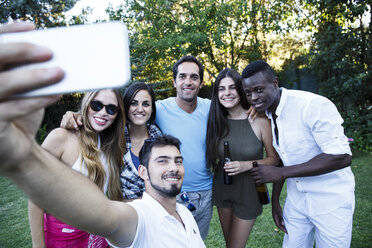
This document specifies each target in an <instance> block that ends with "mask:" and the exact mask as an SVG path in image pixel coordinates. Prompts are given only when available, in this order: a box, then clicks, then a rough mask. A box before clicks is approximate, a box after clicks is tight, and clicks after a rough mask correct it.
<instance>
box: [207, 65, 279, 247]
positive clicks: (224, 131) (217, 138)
mask: <svg viewBox="0 0 372 248" xmlns="http://www.w3.org/2000/svg"><path fill="white" fill-rule="evenodd" d="M247 110H248V103H247V100H246V98H245V95H244V92H243V88H242V82H241V78H240V75H239V73H238V72H236V71H235V70H233V69H229V68H227V69H224V70H223V71H221V72H220V74H219V75H218V77H217V79H216V82H215V84H214V85H213V92H212V102H211V107H210V112H209V119H208V128H207V140H206V145H207V150H206V156H207V161H208V165H209V166H211V168H212V170H213V172H214V177H213V198H212V199H213V204H214V205H216V206H217V209H218V215H219V218H220V222H221V226H222V230H223V234H224V237H225V242H226V247H245V245H246V243H247V240H248V237H249V234H250V232H251V230H252V227H253V224H254V222H255V220H256V218H257V216H258V215H260V214H261V213H262V206H261V204H260V203H259V201H258V197H257V193H256V189H255V185H254V181H253V178H252V177H251V175H250V172H249V170H250V169H251V168H252V162H253V161H257V162H258V164H260V165H264V164H268V165H276V164H278V161H279V159H278V156H277V154H276V152H275V150H274V148H273V146H272V134H271V127H270V122H269V120H268V119H267V118H266V117H257V118H255V119H254V120H253V121H251V122H250V121H249V118H248V114H247ZM224 141H228V142H229V145H230V154H231V158H232V160H233V161H232V162H230V163H227V164H226V165H224V164H223V142H224ZM263 147H265V150H266V158H263ZM223 170H226V172H227V173H228V174H229V175H231V176H233V184H231V185H225V184H224V181H223Z"/></svg>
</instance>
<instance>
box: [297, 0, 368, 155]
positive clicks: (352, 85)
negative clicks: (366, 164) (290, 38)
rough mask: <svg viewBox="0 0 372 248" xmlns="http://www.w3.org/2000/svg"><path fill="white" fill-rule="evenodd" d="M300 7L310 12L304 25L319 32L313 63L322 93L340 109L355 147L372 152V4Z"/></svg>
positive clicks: (333, 1) (352, 0)
mask: <svg viewBox="0 0 372 248" xmlns="http://www.w3.org/2000/svg"><path fill="white" fill-rule="evenodd" d="M300 2H301V4H302V8H303V9H304V10H305V11H307V13H308V16H307V17H306V19H303V22H302V24H303V25H306V26H310V27H312V28H313V30H314V34H313V41H314V43H313V46H312V48H311V54H310V55H311V57H310V58H311V66H312V68H313V71H314V72H316V73H315V75H317V80H318V84H319V86H320V87H319V88H320V93H321V94H323V95H325V96H327V97H328V98H330V99H331V100H332V101H333V102H334V103H335V104H336V106H337V107H338V109H339V111H340V112H341V115H342V116H343V117H344V119H345V125H344V126H345V130H346V133H347V134H348V135H349V137H353V138H354V140H355V142H354V143H353V146H354V147H355V148H358V149H360V150H365V151H369V152H371V151H372V131H371V130H372V121H371V120H372V47H371V46H372V42H371V35H372V15H371V14H372V1H370V0H369V1H358V0H327V1H313V0H303V1H300ZM368 12H369V20H368V19H366V18H365V17H367V16H368V15H367V14H368ZM363 18H365V19H363Z"/></svg>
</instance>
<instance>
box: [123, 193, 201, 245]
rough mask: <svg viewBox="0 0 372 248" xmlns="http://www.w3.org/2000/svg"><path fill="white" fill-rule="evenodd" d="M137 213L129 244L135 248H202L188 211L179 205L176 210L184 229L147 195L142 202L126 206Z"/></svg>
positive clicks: (145, 194) (137, 201)
mask: <svg viewBox="0 0 372 248" xmlns="http://www.w3.org/2000/svg"><path fill="white" fill-rule="evenodd" d="M128 204H129V205H131V206H132V207H134V209H135V210H136V211H137V214H138V225H137V231H136V236H135V238H134V240H133V243H132V245H130V246H129V247H133V248H134V247H136V248H147V247H148V248H152V247H161V248H166V247H169V248H191V247H192V248H199V247H205V245H204V242H203V240H202V238H201V236H200V233H199V229H198V226H197V224H196V222H195V220H194V217H193V216H192V214H191V212H190V210H188V209H187V208H186V207H184V206H182V205H181V204H178V203H177V205H176V211H177V213H178V214H179V216H180V217H181V219H182V221H183V224H184V225H185V226H183V225H182V224H181V223H180V222H179V221H178V220H177V219H176V218H175V217H173V216H172V215H170V214H169V213H168V212H167V211H166V210H165V209H164V208H163V207H162V206H161V205H160V203H159V202H157V201H156V200H155V199H154V198H152V197H151V196H150V195H149V194H147V193H146V192H144V193H143V197H142V199H137V200H134V201H132V202H129V203H128Z"/></svg>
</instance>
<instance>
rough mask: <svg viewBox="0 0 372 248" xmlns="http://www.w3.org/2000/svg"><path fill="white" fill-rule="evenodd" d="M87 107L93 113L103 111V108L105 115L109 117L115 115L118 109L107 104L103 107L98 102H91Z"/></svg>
mask: <svg viewBox="0 0 372 248" xmlns="http://www.w3.org/2000/svg"><path fill="white" fill-rule="evenodd" d="M89 106H90V108H91V109H92V110H93V111H96V112H98V111H101V110H102V109H103V107H105V108H106V112H107V114H109V115H115V114H116V113H117V112H118V110H119V108H118V106H116V105H114V104H108V105H105V104H103V103H102V102H100V101H98V100H93V101H91V102H90V103H89Z"/></svg>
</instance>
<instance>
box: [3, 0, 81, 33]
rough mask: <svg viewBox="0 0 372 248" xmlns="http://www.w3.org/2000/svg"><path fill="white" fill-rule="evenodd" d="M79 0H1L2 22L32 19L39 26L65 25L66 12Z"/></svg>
mask: <svg viewBox="0 0 372 248" xmlns="http://www.w3.org/2000/svg"><path fill="white" fill-rule="evenodd" d="M77 1H78V0H64V1H62V0H37V1H35V0H1V1H0V6H1V7H0V22H1V23H4V22H6V21H9V20H18V19H19V20H30V21H33V22H34V23H35V24H36V25H37V26H39V27H55V26H65V25H66V22H65V15H64V12H66V11H68V10H69V9H71V8H72V7H73V6H74V5H75V3H76V2H77Z"/></svg>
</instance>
